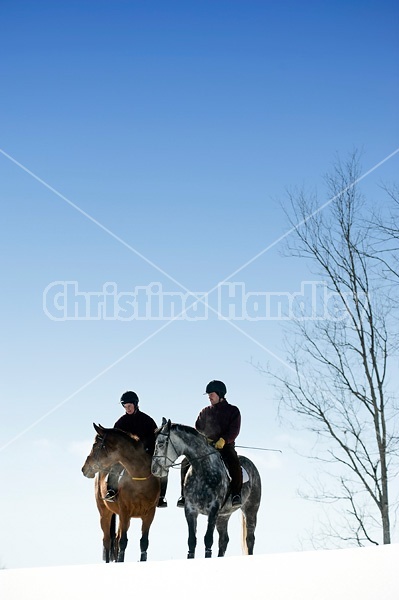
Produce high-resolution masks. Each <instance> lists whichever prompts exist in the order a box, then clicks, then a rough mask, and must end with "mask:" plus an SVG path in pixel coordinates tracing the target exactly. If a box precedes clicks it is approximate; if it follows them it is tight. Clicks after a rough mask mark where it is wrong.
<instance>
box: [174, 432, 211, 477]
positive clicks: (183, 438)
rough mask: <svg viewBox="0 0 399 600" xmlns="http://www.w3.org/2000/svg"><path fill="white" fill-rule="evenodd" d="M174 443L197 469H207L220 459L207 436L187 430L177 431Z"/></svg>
mask: <svg viewBox="0 0 399 600" xmlns="http://www.w3.org/2000/svg"><path fill="white" fill-rule="evenodd" d="M173 444H174V446H175V448H176V450H177V451H178V452H179V453H180V454H182V455H184V456H185V457H186V458H188V460H189V461H190V462H191V464H192V467H193V469H194V470H195V471H197V470H206V469H207V468H209V467H210V466H211V465H213V464H214V463H215V462H217V461H219V460H220V457H219V455H218V452H216V451H214V450H213V449H212V448H211V447H210V446H209V444H208V443H207V442H206V440H205V438H203V437H199V436H197V435H195V434H190V433H187V432H177V431H176V432H175V436H174V440H173ZM196 459H201V460H196Z"/></svg>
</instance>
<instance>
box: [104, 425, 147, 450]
mask: <svg viewBox="0 0 399 600" xmlns="http://www.w3.org/2000/svg"><path fill="white" fill-rule="evenodd" d="M109 431H110V432H115V433H117V434H118V435H120V437H124V438H126V439H128V440H129V441H130V442H133V443H134V445H135V446H136V447H137V446H140V445H141V446H143V445H144V444H143V442H142V441H141V439H140V438H139V437H138V436H137V435H135V434H134V433H129V432H128V431H123V429H118V427H112V428H110V429H109Z"/></svg>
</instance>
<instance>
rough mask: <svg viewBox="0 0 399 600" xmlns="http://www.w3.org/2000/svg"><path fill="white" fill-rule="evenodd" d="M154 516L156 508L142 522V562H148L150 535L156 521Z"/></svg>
mask: <svg viewBox="0 0 399 600" xmlns="http://www.w3.org/2000/svg"><path fill="white" fill-rule="evenodd" d="M154 516H155V507H154V509H153V510H151V511H150V512H149V513H148V515H146V516H145V517H143V518H142V519H141V522H142V525H141V538H140V561H141V562H143V561H146V560H147V550H148V544H149V539H148V535H149V532H150V527H151V523H152V522H153V520H154Z"/></svg>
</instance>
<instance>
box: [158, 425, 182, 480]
mask: <svg viewBox="0 0 399 600" xmlns="http://www.w3.org/2000/svg"><path fill="white" fill-rule="evenodd" d="M171 425H172V423H171V421H170V419H168V420H166V419H165V417H163V418H162V425H161V427H160V428H159V429H157V431H156V440H155V449H154V455H153V457H152V462H151V473H152V474H153V475H155V476H156V477H165V476H166V475H167V474H168V471H169V468H170V467H171V466H172V465H173V463H174V462H175V460H176V459H177V458H178V456H179V453H178V452H177V451H176V449H175V447H174V446H173V443H171V440H170V431H171Z"/></svg>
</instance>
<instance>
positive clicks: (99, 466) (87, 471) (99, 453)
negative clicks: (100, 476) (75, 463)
mask: <svg viewBox="0 0 399 600" xmlns="http://www.w3.org/2000/svg"><path fill="white" fill-rule="evenodd" d="M93 427H94V429H95V430H96V432H97V435H96V438H95V440H94V444H93V446H92V449H91V451H90V454H89V455H88V457H87V458H86V461H85V463H84V465H83V467H82V473H83V475H84V476H85V477H89V478H90V479H92V478H93V477H94V476H95V474H96V473H98V472H99V471H101V470H103V469H106V468H107V467H109V466H110V465H111V464H113V463H114V462H115V460H114V459H113V457H112V450H113V448H112V436H109V433H110V431H112V430H110V429H106V428H105V427H103V426H102V425H96V424H95V423H93Z"/></svg>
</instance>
